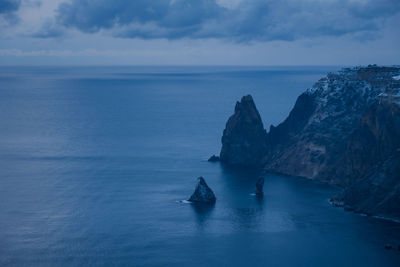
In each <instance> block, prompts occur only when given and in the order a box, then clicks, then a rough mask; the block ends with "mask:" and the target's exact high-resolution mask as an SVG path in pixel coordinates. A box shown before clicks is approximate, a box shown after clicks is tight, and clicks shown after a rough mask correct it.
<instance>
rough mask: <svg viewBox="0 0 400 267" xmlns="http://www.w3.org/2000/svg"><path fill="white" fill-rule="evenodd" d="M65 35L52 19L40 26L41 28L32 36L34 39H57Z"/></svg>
mask: <svg viewBox="0 0 400 267" xmlns="http://www.w3.org/2000/svg"><path fill="white" fill-rule="evenodd" d="M64 35H65V30H64V29H63V28H62V27H61V26H60V25H58V24H56V23H55V22H54V21H53V19H47V20H46V21H45V22H44V23H43V24H42V26H41V28H40V29H39V30H38V31H36V32H35V33H34V34H32V35H31V36H32V37H35V38H59V37H63V36H64Z"/></svg>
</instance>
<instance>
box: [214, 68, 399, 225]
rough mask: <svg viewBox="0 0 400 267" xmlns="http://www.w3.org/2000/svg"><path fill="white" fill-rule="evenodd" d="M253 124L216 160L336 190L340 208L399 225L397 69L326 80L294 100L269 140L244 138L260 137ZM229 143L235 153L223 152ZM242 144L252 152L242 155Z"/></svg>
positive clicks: (332, 76)
mask: <svg viewBox="0 0 400 267" xmlns="http://www.w3.org/2000/svg"><path fill="white" fill-rule="evenodd" d="M235 114H236V112H235ZM257 115H258V112H257ZM232 117H234V118H236V119H237V118H238V117H239V116H235V115H234V116H232ZM232 117H231V118H230V120H236V119H232ZM254 121H257V122H256V123H255V122H254ZM254 121H250V120H249V123H247V124H241V125H242V127H243V128H242V127H239V128H241V130H240V131H234V132H235V134H234V136H235V138H234V140H240V142H226V139H225V140H224V138H223V142H222V143H223V147H222V151H224V153H222V151H221V156H222V155H223V156H224V157H225V158H232V157H235V155H234V154H235V153H237V151H240V153H239V154H238V155H243V154H245V155H246V157H245V158H246V162H252V161H253V162H257V163H259V164H262V165H263V166H264V169H265V170H266V171H270V172H277V173H282V174H288V175H294V176H302V177H307V178H311V179H318V180H321V181H325V182H328V183H332V184H336V185H340V186H342V187H344V188H345V190H344V193H343V195H341V196H340V197H339V198H340V200H341V201H343V202H344V204H346V205H350V206H352V207H353V208H354V209H356V210H359V211H363V212H367V213H373V214H381V215H389V216H393V217H397V218H400V208H399V207H398V204H397V205H396V203H400V202H399V200H400V177H399V173H400V170H399V169H400V167H399V166H400V164H399V163H400V159H399V158H400V155H399V154H400V68H398V67H377V66H368V67H357V68H352V69H349V68H347V69H342V70H341V71H339V72H338V73H334V74H328V75H327V76H326V77H325V78H322V79H321V80H319V81H318V82H317V83H316V84H315V85H314V86H313V87H312V88H310V89H308V90H307V91H305V92H304V93H303V94H302V95H300V96H299V97H298V99H297V101H296V104H295V106H294V108H293V109H292V111H291V112H290V114H289V116H288V117H287V118H286V120H285V121H283V122H282V123H281V124H279V125H278V126H276V127H274V126H271V127H270V131H269V132H268V134H266V135H264V134H257V135H250V134H248V133H247V132H246V131H248V130H245V128H247V127H248V128H249V129H250V130H249V131H250V132H254V130H255V129H258V130H257V131H256V132H257V133H261V130H259V129H260V128H262V124H261V126H260V123H258V121H261V119H259V115H258V116H257V120H254ZM231 123H232V122H231ZM229 124H230V122H229V121H228V123H227V128H228V125H229ZM229 126H230V128H231V129H232V127H231V125H229ZM233 128H234V129H236V127H233ZM226 131H227V130H226ZM243 132H246V134H243ZM228 133H230V131H227V132H226V133H225V131H224V136H225V134H228ZM228 136H229V134H228ZM253 136H257V138H255V137H253ZM264 136H265V138H264ZM225 138H226V137H225ZM253 138H254V139H253ZM261 139H262V140H261ZM224 141H225V142H224ZM255 142H256V143H257V144H258V145H259V147H260V150H257V151H256V150H255V147H257V146H256V144H255ZM228 143H230V144H232V143H234V144H235V145H234V146H233V147H235V149H226V148H228V147H229V146H227V144H228ZM243 144H250V146H251V147H252V149H248V148H247V150H246V151H247V153H243V152H242V150H241V149H240V147H241V146H243ZM224 147H225V148H224ZM261 149H262V150H261ZM231 153H232V154H231ZM231 162H233V163H236V162H237V161H231Z"/></svg>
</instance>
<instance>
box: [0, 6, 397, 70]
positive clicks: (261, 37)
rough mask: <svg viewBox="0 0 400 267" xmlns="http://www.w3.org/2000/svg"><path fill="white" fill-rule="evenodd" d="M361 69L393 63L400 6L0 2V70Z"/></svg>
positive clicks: (395, 61) (395, 59) (394, 60)
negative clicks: (120, 67) (170, 67)
mask: <svg viewBox="0 0 400 267" xmlns="http://www.w3.org/2000/svg"><path fill="white" fill-rule="evenodd" d="M366 64H379V65H398V64H400V0H282V1H280V0H0V65H252V66H258V65H262V66H264V65H265V66H268V65H272V66H279V65H284V66H287V65H366Z"/></svg>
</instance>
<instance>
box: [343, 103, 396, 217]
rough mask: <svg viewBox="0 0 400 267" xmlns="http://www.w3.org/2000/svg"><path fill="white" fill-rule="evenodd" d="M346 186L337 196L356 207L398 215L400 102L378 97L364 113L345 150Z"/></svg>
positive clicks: (360, 209) (362, 209)
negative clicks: (376, 101)
mask: <svg viewBox="0 0 400 267" xmlns="http://www.w3.org/2000/svg"><path fill="white" fill-rule="evenodd" d="M345 163H346V165H345V166H346V174H347V179H348V184H349V186H348V187H347V188H346V189H345V190H344V192H343V194H342V195H341V196H339V199H340V200H341V201H342V202H343V203H344V204H345V205H349V206H351V207H353V208H354V209H355V210H356V211H359V212H365V213H372V214H378V215H383V216H391V217H397V218H400V205H399V203H400V106H399V105H398V104H396V103H393V102H391V101H387V100H385V99H381V101H380V102H379V103H377V104H375V105H373V106H372V107H371V108H370V109H368V111H367V112H366V113H365V115H364V116H363V118H362V119H361V121H360V124H359V126H358V127H357V129H356V130H355V131H354V133H353V134H352V137H351V139H350V140H349V144H348V148H347V151H346V154H345Z"/></svg>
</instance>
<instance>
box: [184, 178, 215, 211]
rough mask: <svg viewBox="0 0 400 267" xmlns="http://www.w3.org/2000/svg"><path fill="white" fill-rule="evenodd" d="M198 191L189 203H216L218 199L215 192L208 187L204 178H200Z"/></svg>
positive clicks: (196, 190) (195, 191)
mask: <svg viewBox="0 0 400 267" xmlns="http://www.w3.org/2000/svg"><path fill="white" fill-rule="evenodd" d="M197 180H198V183H197V186H196V189H195V190H194V193H193V194H192V196H191V197H190V198H189V200H188V201H190V202H195V203H209V204H212V203H215V201H216V197H215V195H214V192H213V191H212V190H211V188H210V187H208V185H207V183H206V181H205V180H204V178H203V177H199V178H198V179H197Z"/></svg>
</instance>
